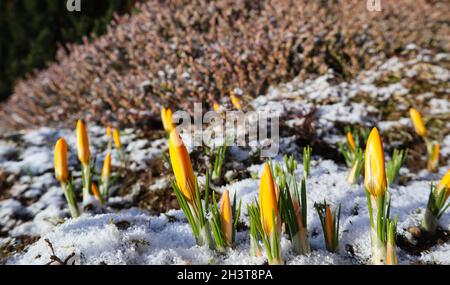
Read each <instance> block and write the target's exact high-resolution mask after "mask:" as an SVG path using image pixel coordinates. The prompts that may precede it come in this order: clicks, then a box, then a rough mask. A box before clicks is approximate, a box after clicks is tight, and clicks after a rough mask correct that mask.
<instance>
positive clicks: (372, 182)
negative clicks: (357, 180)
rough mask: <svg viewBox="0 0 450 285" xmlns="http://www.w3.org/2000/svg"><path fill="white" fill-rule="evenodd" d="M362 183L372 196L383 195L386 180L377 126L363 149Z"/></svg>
mask: <svg viewBox="0 0 450 285" xmlns="http://www.w3.org/2000/svg"><path fill="white" fill-rule="evenodd" d="M364 163H365V167H364V185H365V186H366V189H367V190H368V191H369V192H370V194H371V195H372V196H375V197H384V195H385V194H386V188H387V181H386V170H385V166H384V151H383V142H382V141H381V137H380V133H379V132H378V129H377V128H374V129H373V130H372V132H371V133H370V135H369V138H368V140H367V144H366V151H365V161H364Z"/></svg>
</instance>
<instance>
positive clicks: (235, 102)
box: [230, 92, 242, 111]
mask: <svg viewBox="0 0 450 285" xmlns="http://www.w3.org/2000/svg"><path fill="white" fill-rule="evenodd" d="M230 100H231V103H232V104H233V106H234V108H236V109H237V110H239V111H240V110H242V105H241V99H240V98H239V97H237V96H236V95H234V93H233V92H231V95H230Z"/></svg>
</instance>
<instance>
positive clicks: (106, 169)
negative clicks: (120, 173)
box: [102, 152, 111, 179]
mask: <svg viewBox="0 0 450 285" xmlns="http://www.w3.org/2000/svg"><path fill="white" fill-rule="evenodd" d="M110 175H111V153H109V152H108V154H107V155H106V157H105V161H104V162H103V168H102V179H106V178H109V176H110Z"/></svg>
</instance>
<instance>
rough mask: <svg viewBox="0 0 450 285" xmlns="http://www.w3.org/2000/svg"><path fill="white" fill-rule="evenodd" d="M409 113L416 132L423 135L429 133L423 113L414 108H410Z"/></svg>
mask: <svg viewBox="0 0 450 285" xmlns="http://www.w3.org/2000/svg"><path fill="white" fill-rule="evenodd" d="M409 115H410V116H411V120H412V122H413V125H414V129H415V130H416V133H417V134H418V135H419V136H421V137H425V136H426V135H427V129H426V128H425V125H424V123H423V119H422V115H421V114H420V113H419V111H417V110H416V109H414V108H411V109H410V110H409Z"/></svg>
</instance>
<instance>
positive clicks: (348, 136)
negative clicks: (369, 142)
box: [347, 132, 356, 151]
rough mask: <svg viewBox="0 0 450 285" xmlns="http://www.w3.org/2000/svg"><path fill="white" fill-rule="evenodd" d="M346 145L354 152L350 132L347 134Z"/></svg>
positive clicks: (354, 146) (354, 148)
mask: <svg viewBox="0 0 450 285" xmlns="http://www.w3.org/2000/svg"><path fill="white" fill-rule="evenodd" d="M347 143H348V145H349V146H350V149H351V150H352V151H355V150H356V144H355V140H354V139H353V135H352V133H351V132H347Z"/></svg>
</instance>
